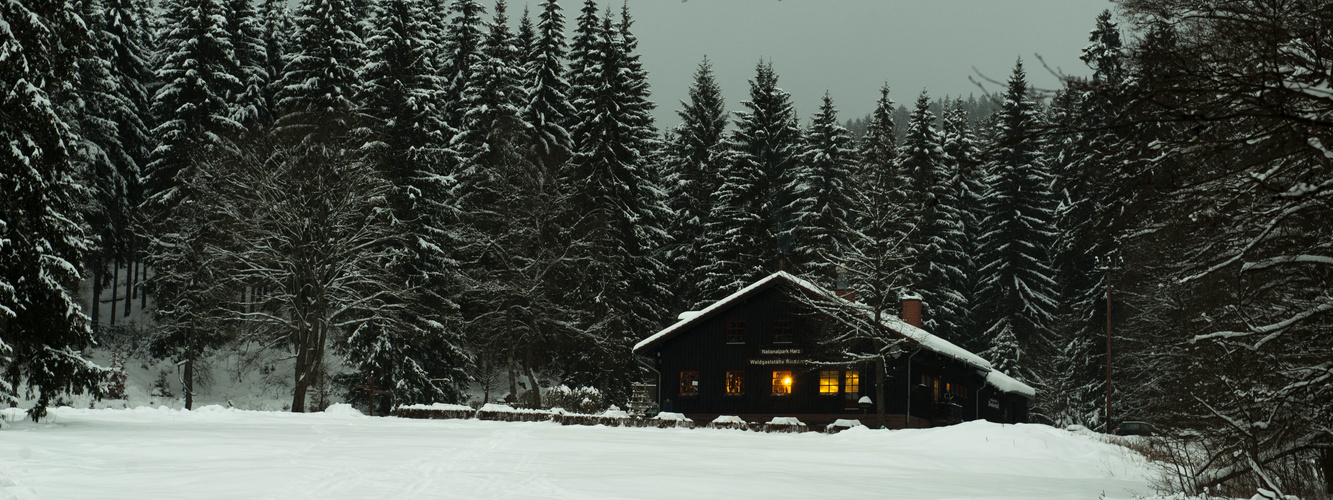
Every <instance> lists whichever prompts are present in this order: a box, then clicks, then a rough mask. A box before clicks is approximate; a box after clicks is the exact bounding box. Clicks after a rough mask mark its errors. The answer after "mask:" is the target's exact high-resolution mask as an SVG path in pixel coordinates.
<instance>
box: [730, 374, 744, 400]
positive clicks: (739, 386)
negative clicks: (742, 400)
mask: <svg viewBox="0 0 1333 500" xmlns="http://www.w3.org/2000/svg"><path fill="white" fill-rule="evenodd" d="M727 395H728V396H743V395H745V372H743V371H732V372H727Z"/></svg>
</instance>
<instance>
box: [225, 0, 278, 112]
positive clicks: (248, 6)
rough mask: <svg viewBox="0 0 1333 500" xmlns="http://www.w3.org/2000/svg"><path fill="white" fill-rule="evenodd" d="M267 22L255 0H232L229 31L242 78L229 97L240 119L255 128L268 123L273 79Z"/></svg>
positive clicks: (230, 1) (228, 6)
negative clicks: (266, 94)
mask: <svg viewBox="0 0 1333 500" xmlns="http://www.w3.org/2000/svg"><path fill="white" fill-rule="evenodd" d="M264 22H265V20H264V18H263V17H262V16H261V14H260V12H259V11H258V10H256V9H255V6H254V4H252V3H251V0H228V2H227V30H228V33H227V35H228V38H229V39H230V40H231V46H232V49H233V50H234V51H235V53H236V71H237V73H236V79H237V80H239V81H240V82H241V88H239V89H238V90H237V91H236V93H235V94H234V95H232V96H230V98H229V101H230V102H231V106H232V113H233V116H234V118H235V119H236V121H237V122H239V123H241V125H243V126H245V127H246V129H247V130H250V131H254V132H258V131H259V130H260V128H261V127H263V126H264V125H265V124H263V123H262V122H261V121H260V119H261V117H262V116H263V112H262V108H263V107H264V106H265V102H264V92H265V90H266V89H267V87H268V85H269V83H270V75H269V69H268V47H267V43H266V41H265V39H264V37H265V29H264V28H265V27H264Z"/></svg>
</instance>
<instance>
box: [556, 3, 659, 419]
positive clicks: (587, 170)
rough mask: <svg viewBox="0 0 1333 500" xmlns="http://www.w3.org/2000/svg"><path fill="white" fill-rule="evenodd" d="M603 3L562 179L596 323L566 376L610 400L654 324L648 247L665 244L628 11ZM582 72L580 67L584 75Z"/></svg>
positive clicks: (654, 287) (583, 290)
mask: <svg viewBox="0 0 1333 500" xmlns="http://www.w3.org/2000/svg"><path fill="white" fill-rule="evenodd" d="M611 18H612V15H611V14H610V13H609V12H608V13H607V14H606V15H605V16H604V17H603V18H602V27H601V29H600V30H598V33H599V35H600V37H601V38H600V40H598V42H597V43H598V45H597V47H596V48H595V49H593V50H592V51H590V52H589V53H590V54H597V55H599V56H600V57H599V58H598V59H597V61H596V62H597V65H596V66H590V67H585V71H588V70H595V71H594V72H593V73H592V76H595V77H596V80H592V79H591V78H587V79H586V81H587V82H589V84H590V85H591V88H592V89H595V91H594V92H593V93H592V94H590V95H589V96H588V97H587V98H586V99H585V100H584V101H581V102H579V103H577V106H578V108H579V109H580V111H581V113H580V115H579V123H578V126H577V127H576V137H582V138H583V142H582V143H577V145H578V151H577V153H576V155H575V157H574V164H573V169H572V176H570V177H568V180H569V187H570V188H571V189H572V191H573V193H574V199H573V202H574V203H575V205H574V206H575V207H576V209H577V210H579V211H580V213H581V214H584V215H583V219H582V223H581V224H580V226H579V228H578V229H576V231H577V233H578V234H581V235H583V236H584V237H585V238H586V241H587V244H588V252H589V253H588V254H587V256H588V262H589V265H590V266H591V268H590V269H589V270H588V271H587V273H586V275H585V277H584V279H582V280H581V282H580V285H579V287H580V295H581V296H583V297H587V299H585V300H587V301H588V302H587V304H586V306H585V308H584V310H585V311H587V312H588V314H589V315H590V317H591V318H596V322H595V323H593V324H592V325H590V326H589V328H588V330H589V338H590V340H593V341H595V342H596V345H592V346H587V347H586V348H584V349H581V350H578V351H575V352H574V353H573V354H575V355H576V357H574V358H572V359H569V360H568V362H569V364H570V366H571V369H570V373H569V376H570V379H571V381H573V382H575V383H578V384H584V383H586V384H588V385H593V386H595V387H598V388H600V389H602V390H603V391H604V392H605V393H606V394H607V395H608V397H609V398H610V399H611V400H613V401H623V400H625V399H627V397H628V395H629V385H628V383H629V381H630V380H631V379H633V378H634V377H635V375H636V374H637V372H638V367H637V365H636V364H635V363H634V361H633V359H632V357H631V356H630V355H629V354H628V353H629V352H630V348H631V347H632V345H633V343H634V342H635V341H637V340H638V339H639V338H640V337H641V336H643V335H647V334H648V333H651V332H652V331H653V330H654V329H655V328H657V327H658V326H660V323H659V322H660V320H661V317H662V316H663V315H664V312H663V310H662V306H661V300H662V298H663V297H664V296H665V294H666V291H665V288H664V287H663V285H662V281H663V279H664V277H665V276H664V275H665V271H664V268H663V265H662V263H661V261H660V260H659V259H658V257H657V256H656V252H657V250H658V248H660V246H661V245H662V244H663V243H664V239H665V238H664V236H665V232H664V231H663V229H662V224H663V222H664V220H665V217H666V213H667V208H666V205H665V200H663V199H662V196H661V191H660V188H658V186H657V185H656V182H655V179H654V173H653V171H652V168H651V165H650V164H649V160H650V158H649V156H648V155H649V153H650V152H651V151H652V150H653V149H654V148H655V147H656V132H655V130H654V127H653V123H652V115H651V112H652V107H653V104H652V101H651V100H649V88H648V81H647V74H646V73H645V72H644V71H643V69H642V65H641V63H640V62H639V55H638V53H637V40H636V39H635V38H634V36H633V33H632V32H631V27H632V26H633V22H632V19H631V18H630V16H629V12H628V10H627V9H626V10H623V11H622V13H621V17H620V21H619V22H618V23H614V24H613V22H612V19H611ZM584 76H585V77H586V76H588V75H584Z"/></svg>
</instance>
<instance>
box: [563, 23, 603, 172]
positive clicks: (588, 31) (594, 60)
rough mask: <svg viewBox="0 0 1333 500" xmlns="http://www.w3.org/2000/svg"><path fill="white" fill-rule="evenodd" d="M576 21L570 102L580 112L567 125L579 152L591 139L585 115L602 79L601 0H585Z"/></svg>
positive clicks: (571, 43) (570, 72)
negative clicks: (587, 133) (598, 4)
mask: <svg viewBox="0 0 1333 500" xmlns="http://www.w3.org/2000/svg"><path fill="white" fill-rule="evenodd" d="M575 23H576V24H575V27H574V38H573V40H571V42H570V45H569V102H570V103H571V104H573V105H574V108H575V109H577V110H579V114H577V115H573V116H570V117H569V119H570V122H569V123H568V124H567V125H566V126H565V128H566V129H567V130H569V132H570V135H571V139H572V140H573V144H574V150H575V151H578V150H581V149H583V148H584V144H585V143H587V142H588V138H587V137H586V136H585V135H586V131H584V130H583V129H582V127H581V125H582V124H583V123H585V120H584V115H583V114H584V113H586V112H587V111H586V110H587V107H586V106H587V104H588V103H590V102H591V100H592V99H593V95H594V94H596V92H597V87H598V85H599V83H598V82H599V81H600V80H601V77H600V76H599V75H600V73H601V67H602V63H603V61H602V59H603V55H602V52H601V51H602V47H603V43H602V39H603V38H605V36H604V34H603V29H602V26H603V22H602V18H601V17H600V16H598V14H597V2H595V1H594V0H584V1H583V8H582V9H580V10H579V17H578V18H577V19H576V21H575Z"/></svg>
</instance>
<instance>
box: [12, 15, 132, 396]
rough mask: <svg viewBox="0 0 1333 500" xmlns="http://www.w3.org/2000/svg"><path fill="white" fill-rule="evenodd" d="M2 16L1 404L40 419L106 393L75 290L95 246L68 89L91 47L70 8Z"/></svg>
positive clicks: (72, 86) (81, 22)
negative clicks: (73, 398)
mask: <svg viewBox="0 0 1333 500" xmlns="http://www.w3.org/2000/svg"><path fill="white" fill-rule="evenodd" d="M0 18H3V19H5V22H6V24H5V25H4V27H3V28H0V61H5V63H4V64H0V82H5V85H6V86H7V88H6V92H7V97H6V98H5V105H4V106H0V140H2V141H4V143H5V144H7V145H8V147H5V148H3V150H2V151H0V164H3V165H6V167H5V168H0V191H3V192H4V193H5V196H3V197H0V403H9V404H10V405H13V404H17V397H18V396H20V395H22V396H24V397H27V398H32V397H34V396H35V397H36V400H37V403H36V406H35V407H34V408H32V410H30V412H29V415H30V416H31V417H32V418H33V419H34V420H36V419H40V418H42V417H43V416H45V415H46V410H47V407H48V406H50V405H51V404H53V403H54V402H55V401H56V400H57V398H58V397H59V395H60V394H62V393H68V392H79V393H81V392H92V393H93V394H95V395H97V394H100V393H101V390H102V381H103V379H104V377H105V376H106V374H107V371H106V370H105V369H103V368H101V367H99V366H97V365H95V364H93V363H90V362H89V361H87V360H85V359H83V357H82V354H81V352H80V351H81V350H82V349H83V348H84V347H86V346H88V345H89V344H91V343H92V342H93V338H92V330H91V328H90V326H89V320H88V316H87V315H86V314H84V313H83V311H82V309H81V308H80V307H79V301H78V299H77V292H76V291H77V289H78V286H79V281H80V279H81V278H82V273H81V263H82V262H83V258H84V255H85V253H86V252H87V251H88V250H89V249H90V248H91V246H92V244H93V241H92V240H91V238H90V235H89V234H88V228H87V226H86V225H85V223H84V221H83V217H82V214H81V213H80V211H79V207H80V206H82V205H83V204H85V203H87V202H88V198H89V195H90V194H89V193H88V191H87V189H86V188H85V187H83V186H82V185H80V183H79V176H80V175H83V173H82V172H80V168H81V165H82V163H83V162H84V161H86V158H85V157H83V155H82V153H81V151H80V150H79V149H78V148H79V145H80V144H81V143H82V142H83V139H82V138H81V137H80V136H79V134H78V128H77V122H76V119H77V118H76V117H75V116H73V113H74V112H76V111H77V109H78V108H77V106H76V105H75V104H74V103H72V102H71V101H70V99H74V98H76V97H77V96H75V95H71V94H70V93H69V91H68V90H69V89H77V88H79V87H78V82H79V77H80V75H79V71H78V66H77V61H78V59H79V58H80V57H86V56H87V55H89V54H91V51H92V50H93V48H92V47H91V46H89V44H88V36H89V34H88V32H87V29H86V27H85V26H86V25H85V24H84V20H83V19H82V18H81V17H80V15H79V9H77V8H76V7H75V6H74V5H73V4H71V3H69V2H66V1H60V0H48V1H35V2H6V3H5V4H3V5H0Z"/></svg>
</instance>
